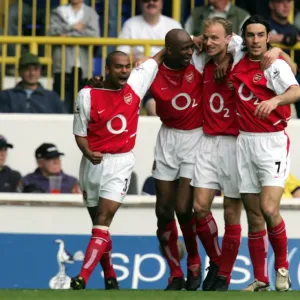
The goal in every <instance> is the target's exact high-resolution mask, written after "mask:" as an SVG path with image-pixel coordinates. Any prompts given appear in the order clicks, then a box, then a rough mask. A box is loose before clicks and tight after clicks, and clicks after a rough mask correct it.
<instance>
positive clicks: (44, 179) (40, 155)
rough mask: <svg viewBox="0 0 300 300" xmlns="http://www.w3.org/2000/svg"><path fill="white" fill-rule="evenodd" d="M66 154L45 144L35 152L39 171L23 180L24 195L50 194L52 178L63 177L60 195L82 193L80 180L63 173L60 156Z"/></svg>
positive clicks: (51, 145)
mask: <svg viewBox="0 0 300 300" xmlns="http://www.w3.org/2000/svg"><path fill="white" fill-rule="evenodd" d="M61 155H64V153H62V152H59V151H58V150H57V148H56V146H55V145H54V144H50V143H44V144H42V145H41V146H39V147H38V148H37V149H36V151H35V158H36V160H37V165H38V167H37V169H36V170H35V171H34V172H33V173H30V174H28V175H26V176H25V177H24V178H23V180H22V187H23V192H24V193H34V192H41V193H50V181H49V177H50V176H60V177H61V187H60V193H63V194H66V193H73V194H77V193H80V188H79V184H78V180H77V179H76V178H75V177H72V176H69V175H67V174H65V173H64V172H63V171H62V168H61V160H60V156H61Z"/></svg>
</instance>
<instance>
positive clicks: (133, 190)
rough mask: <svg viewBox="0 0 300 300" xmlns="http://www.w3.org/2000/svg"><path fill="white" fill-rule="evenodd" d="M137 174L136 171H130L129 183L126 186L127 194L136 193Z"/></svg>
mask: <svg viewBox="0 0 300 300" xmlns="http://www.w3.org/2000/svg"><path fill="white" fill-rule="evenodd" d="M137 180H138V179H137V174H136V172H134V171H133V172H132V174H131V179H130V184H129V187H128V191H127V195H137V194H138V182H137Z"/></svg>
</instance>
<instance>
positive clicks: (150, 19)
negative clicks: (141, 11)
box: [143, 14, 160, 26]
mask: <svg viewBox="0 0 300 300" xmlns="http://www.w3.org/2000/svg"><path fill="white" fill-rule="evenodd" d="M143 17H144V19H145V21H146V22H147V23H148V24H150V25H152V26H154V25H156V24H157V23H158V22H159V18H160V14H159V15H143Z"/></svg>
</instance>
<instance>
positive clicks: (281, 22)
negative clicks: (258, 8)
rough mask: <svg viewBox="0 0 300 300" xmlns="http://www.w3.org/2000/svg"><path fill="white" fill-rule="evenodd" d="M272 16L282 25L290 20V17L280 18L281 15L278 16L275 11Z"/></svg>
mask: <svg viewBox="0 0 300 300" xmlns="http://www.w3.org/2000/svg"><path fill="white" fill-rule="evenodd" d="M271 18H272V19H273V20H274V21H275V22H277V23H278V24H281V25H286V24H288V22H289V20H288V18H280V17H278V16H277V15H276V14H274V13H271Z"/></svg>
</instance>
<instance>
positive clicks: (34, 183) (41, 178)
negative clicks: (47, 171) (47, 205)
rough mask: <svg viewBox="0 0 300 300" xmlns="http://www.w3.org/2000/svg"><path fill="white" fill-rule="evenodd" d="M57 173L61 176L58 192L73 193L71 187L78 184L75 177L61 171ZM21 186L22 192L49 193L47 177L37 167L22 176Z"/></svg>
mask: <svg viewBox="0 0 300 300" xmlns="http://www.w3.org/2000/svg"><path fill="white" fill-rule="evenodd" d="M58 175H60V176H61V177H62V179H61V189H60V193H62V194H68V193H73V189H74V188H75V189H76V185H78V181H77V179H76V178H75V177H72V176H70V175H67V174H65V173H64V172H63V171H61V172H60V173H59V174H58ZM22 186H23V193H37V192H39V193H50V184H49V178H48V177H46V176H45V175H44V174H43V173H42V171H41V169H39V168H37V169H35V171H34V172H33V173H30V174H28V175H26V176H25V177H24V178H23V180H22Z"/></svg>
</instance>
